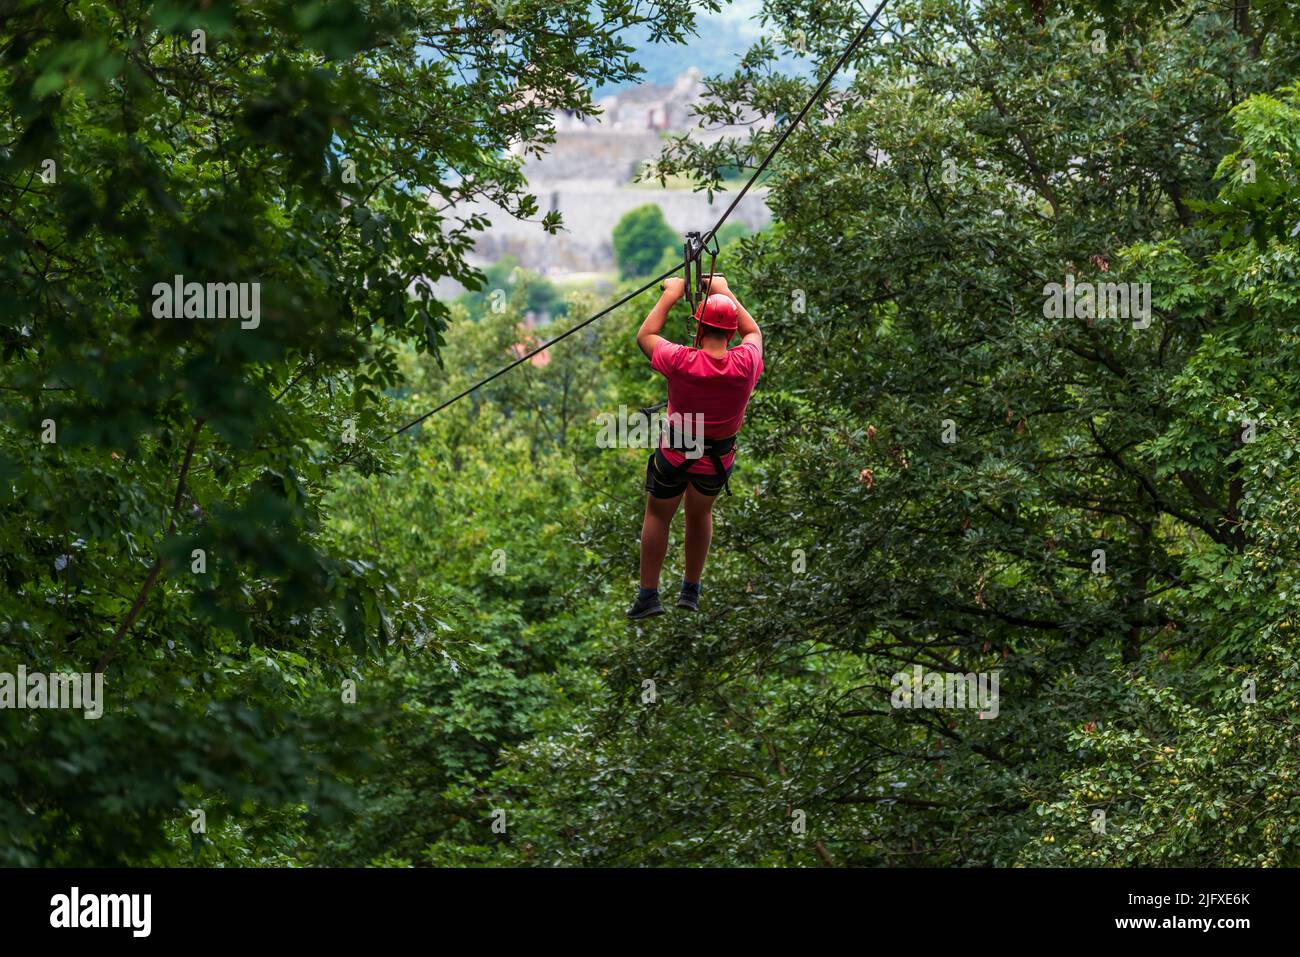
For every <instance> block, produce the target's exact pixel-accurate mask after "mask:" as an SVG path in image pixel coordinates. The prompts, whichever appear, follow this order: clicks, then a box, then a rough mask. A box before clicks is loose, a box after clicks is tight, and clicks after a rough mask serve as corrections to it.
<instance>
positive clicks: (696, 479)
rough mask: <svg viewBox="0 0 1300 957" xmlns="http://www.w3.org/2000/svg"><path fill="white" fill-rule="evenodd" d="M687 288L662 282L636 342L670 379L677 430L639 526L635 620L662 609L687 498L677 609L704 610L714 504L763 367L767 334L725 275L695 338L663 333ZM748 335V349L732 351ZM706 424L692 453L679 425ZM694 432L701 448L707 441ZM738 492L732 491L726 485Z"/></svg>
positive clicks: (648, 481)
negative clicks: (677, 519) (681, 339)
mask: <svg viewBox="0 0 1300 957" xmlns="http://www.w3.org/2000/svg"><path fill="white" fill-rule="evenodd" d="M685 291H686V283H685V281H684V280H682V279H680V278H677V277H674V278H672V279H667V280H665V281H664V285H663V294H662V295H660V297H659V301H658V302H657V303H655V307H654V308H653V309H651V310H650V314H649V315H648V316H646V318H645V322H643V323H641V328H640V329H638V330H637V334H636V344H637V345H638V346H640V347H641V351H642V352H644V353H645V354H646V358H648V359H649V360H650V365H651V366H652V367H653V368H654V370H655V371H656V372H659V373H660V374H662V375H663V376H664V378H666V379H667V380H668V417H667V421H668V423H669V427H668V428H667V429H666V430H665V434H664V435H663V437H662V438H661V440H660V444H659V448H658V449H656V450H655V452H654V453H653V454H652V455H651V456H650V462H649V464H648V465H647V466H646V477H645V490H646V492H648V493H649V494H648V495H647V497H646V506H645V519H644V521H643V522H642V524H641V587H640V589H639V590H638V592H637V597H636V601H635V602H633V603H632V607H631V608H629V609H628V612H627V616H628V617H629V618H634V619H635V618H650V617H651V616H653V615H660V614H663V610H664V609H663V606H662V605H661V604H660V603H659V573H660V571H661V570H662V569H663V564H664V555H666V554H667V552H668V526H669V525H670V524H671V522H672V519H673V515H674V514H676V512H677V503H678V502H680V501H681V500H682V496H683V495H685V496H686V571H685V575H684V576H683V578H682V590H681V594H679V595H678V597H677V607H678V608H687V609H689V610H691V611H699V610H700V579H701V577H702V576H703V574H704V560H705V558H706V557H708V554H709V542H710V540H711V539H712V538H713V500H714V499H715V498H716V497H717V495H718V493H719V492H721V491H722V489H723V488H725V487H726V485H727V479H728V477H730V475H731V470H732V463H733V461H734V459H735V457H736V453H735V446H736V433H737V432H739V431H740V424H741V422H743V421H744V418H745V406H746V405H748V403H749V396H750V393H752V392H753V391H754V385H755V384H756V383H757V382H758V377H759V375H761V374H762V372H763V334H762V333H761V332H759V331H758V324H757V323H756V322H754V319H753V317H752V316H750V314H749V313H748V312H746V311H745V307H744V306H742V305H741V304H740V300H739V299H737V298H736V297H735V295H734V294H733V293H732V292H731V290H730V289H728V288H727V281H726V280H725V279H724V278H723V277H721V276H714V277H712V280H711V285H710V287H709V295H708V296H707V297H706V298H705V300H704V302H702V303H700V306H699V308H698V309H697V310H696V312H695V320H696V332H695V344H694V346H692V347H687V346H681V345H678V344H677V343H675V342H669V341H668V340H667V339H665V338H663V336H661V335H659V332H660V330H661V329H663V327H664V321H665V320H666V319H667V318H668V310H669V309H671V308H672V307H673V304H674V303H676V302H677V300H679V299H681V298H682V295H683V294H684V293H685ZM736 332H739V333H740V345H738V346H736V348H734V349H728V348H727V346H728V344H729V343H730V342H731V337H732V336H733V335H734V334H735V333H736ZM695 416H702V418H703V423H704V450H703V454H702V455H698V454H697V457H695V458H688V457H687V456H686V455H684V454H683V453H682V452H679V451H677V449H681V448H689V445H688V442H686V441H683V440H682V439H683V437H682V436H676V437H675V436H674V435H673V432H674V430H675V429H678V428H681V425H682V423H684V422H698V421H700V419H699V418H695ZM685 438H686V439H687V440H689V439H691V438H693V440H694V442H695V443H696V448H698V443H699V439H700V437H699V436H698V435H695V436H693V437H691V436H689V435H688V436H686V437H685ZM728 492H730V489H728Z"/></svg>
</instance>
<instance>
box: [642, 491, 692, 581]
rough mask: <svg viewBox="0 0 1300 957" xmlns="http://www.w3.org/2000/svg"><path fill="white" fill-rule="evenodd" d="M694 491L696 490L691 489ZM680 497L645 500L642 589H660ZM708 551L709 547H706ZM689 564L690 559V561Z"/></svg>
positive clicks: (649, 497)
mask: <svg viewBox="0 0 1300 957" xmlns="http://www.w3.org/2000/svg"><path fill="white" fill-rule="evenodd" d="M691 491H694V489H691ZM681 500H682V497H681V496H680V495H678V496H676V497H675V498H655V497H654V496H653V495H647V496H646V499H645V518H644V519H643V520H642V521H641V587H642V588H658V587H659V575H660V573H661V572H662V571H663V567H664V556H665V555H667V554H668V528H669V526H670V525H671V524H672V520H673V515H674V514H676V512H677V503H678V502H680V501H681ZM705 549H706V550H707V549H708V545H707V544H706V545H705ZM688 564H689V559H688Z"/></svg>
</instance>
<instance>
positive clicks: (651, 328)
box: [636, 276, 686, 359]
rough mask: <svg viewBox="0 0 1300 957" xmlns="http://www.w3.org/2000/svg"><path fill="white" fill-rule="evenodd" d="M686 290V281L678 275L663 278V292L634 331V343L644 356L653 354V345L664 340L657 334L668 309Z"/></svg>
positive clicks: (661, 327)
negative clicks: (639, 326)
mask: <svg viewBox="0 0 1300 957" xmlns="http://www.w3.org/2000/svg"><path fill="white" fill-rule="evenodd" d="M685 292H686V281H685V280H684V279H682V278H681V277H680V276H672V277H670V278H668V279H665V280H664V283H663V292H661V293H660V294H659V301H658V302H656V303H655V305H654V308H653V309H651V310H650V313H649V315H647V316H646V317H645V322H643V323H641V328H640V329H638V330H637V331H636V344H637V345H638V346H640V347H641V351H642V352H644V353H645V357H646V358H647V359H649V358H650V357H651V356H652V355H654V351H655V346H657V345H658V344H659V343H661V342H663V341H664V338H663V336H661V335H659V333H660V331H661V330H662V329H663V327H664V322H665V321H666V320H667V319H668V310H669V309H671V308H672V307H673V305H674V304H675V303H676V302H677V300H678V299H680V298H682V295H683V294H684V293H685Z"/></svg>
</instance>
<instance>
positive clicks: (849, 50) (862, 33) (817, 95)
mask: <svg viewBox="0 0 1300 957" xmlns="http://www.w3.org/2000/svg"><path fill="white" fill-rule="evenodd" d="M888 4H889V0H880V5H879V6H878V7H876V11H875V13H873V14H871V17H870V18H869V19H868V20H867V22H866V23H865V24H863V26H862V29H861V30H859V31H858V33H857V35H856V36H855V37H854V38H853V41H852V42H851V43H850V44H849V45H848V46H847V47H845V48H844V51H843V52H842V53H841V54H840V56H839V59H838V60H836V61H835V65H834V66H832V67H831V69H830V72H829V73H827V74H826V77H825V78H824V79H823V80H822V81H821V83H820V84H819V85H818V87H817V89H816V90H814V91H813V94H812V96H810V97H809V98H808V102H807V103H805V104H804V105H803V109H801V110H800V111H799V113H798V115H796V116H795V118H794V120H793V121H792V122H791V123H790V124H789V125H788V126H786V128H785V130H784V131H783V132H782V133H781V135H780V136H779V137H778V138H777V141H776V142H775V143H774V144H772V148H771V149H770V150H768V151H767V155H766V156H765V157H763V162H761V163H759V164H758V168H757V169H756V170H754V173H753V175H752V176H750V177H749V180H748V182H746V183H745V185H744V186H743V187H741V189H740V192H738V193H737V194H736V196H735V198H734V199H733V200H732V201H731V203H730V205H728V206H727V208H726V210H725V211H724V212H723V214H722V215H721V216H720V217H718V221H717V222H716V223H714V224H713V226H712V228H710V229H709V231H708V232H707V233H705V234H704V235H703V236H702V237H701V241H700V246H699V250H702V249H703V248H704V246H705V245H707V244H708V242H709V241H710V240H711V239H713V238H714V237H715V236H716V235H717V232H718V230H719V229H721V228H722V226H723V224H724V223H725V222H726V221H727V217H729V216H730V215H731V214H732V213H733V212H734V211H735V209H736V206H737V205H738V204H739V203H740V201H741V200H742V199H744V197H745V194H746V193H748V192H749V188H750V187H751V186H753V185H754V183H755V182H756V181H757V180H758V178H759V177H760V176H762V175H763V172H764V170H766V169H767V167H768V164H769V163H771V162H772V158H773V157H775V156H776V154H777V151H778V150H780V149H781V147H782V146H784V145H785V141H786V140H787V139H789V137H790V134H791V133H793V132H794V130H795V127H797V126H798V125H799V123H800V121H802V120H803V118H804V117H805V116H807V115H808V111H809V110H811V109H812V108H813V105H814V104H815V103H816V102H817V101H818V100H819V99H821V95H822V94H823V93H825V92H826V88H827V87H828V86H830V84H831V80H833V79H835V75H836V74H837V73H839V72H840V69H841V68H843V66H844V64H845V63H847V62H848V59H849V57H851V56H852V55H853V51H854V50H856V49H857V48H858V45H859V44H861V43H862V41H863V40H864V39H866V37H867V34H869V33H870V32H871V28H872V27H873V26H875V23H876V20H877V19H878V18H879V16H880V14H881V13H882V12H884V9H885V7H886V6H888ZM699 250H697V252H696V255H697V256H698V255H699ZM689 264H690V260H689V257H687V258H686V259H685V261H684V262H682V263H681V264H680V265H677V266H674V267H673V268H672V269H669V270H668V271H667V272H665V273H662V274H661V275H659V276H656V277H655V278H654V279H651V280H650V281H649V282H647V283H646V284H645V285H643V286H641V287H640V288H638V289H636V290H635V291H633V292H630V293H628V294H627V295H626V296H624V297H623V298H622V299H620V300H618V302H616V303H614V304H613V305H610V306H606V307H605V308H604V309H602V310H601V311H600V312H598V313H596V314H595V315H593V316H590V317H588V318H587V319H584V320H583V321H582V322H580V323H578V324H577V325H576V326H573V327H572V328H570V329H566V330H565V331H564V332H562V333H560V334H559V335H558V336H556V337H555V338H554V339H549V340H547V341H546V342H544V343H542V344H541V345H540V346H538V347H537V348H536V349H533V350H532V351H531V352H528V353H526V354H525V355H522V356H520V357H519V358H518V359H516V360H515V361H514V362H511V363H510V364H509V365H506V366H503V367H502V368H500V369H498V370H497V371H496V372H494V373H492V374H491V375H490V376H488V377H487V378H486V379H482V380H480V381H478V382H476V383H474V384H473V385H472V386H470V387H469V388H468V389H465V390H463V391H461V392H458V393H457V394H456V395H454V396H452V397H451V398H450V399H448V400H447V401H446V402H444V403H442V405H440V406H438V407H437V408H435V409H431V410H429V411H428V412H426V413H424V415H422V416H420V417H419V418H418V419H413V420H412V421H410V422H408V423H406V425H404V426H402V427H401V428H400V429H398V430H397V431H396V432H394V433H392V434H391V435H389V436H386V437H385V439H384V441H385V442H387V441H388V439H391V438H394V437H396V436H399V435H401V434H402V433H403V432H405V431H406V430H407V429H410V428H414V427H415V426H417V425H419V424H420V423H421V422H423V421H424V420H425V419H427V418H429V417H430V416H432V415H436V414H437V413H439V412H441V411H442V410H443V409H445V408H447V406H449V405H451V404H452V403H453V402H458V401H460V400H461V399H463V398H465V396H467V395H469V394H470V393H471V392H475V391H477V390H479V389H481V388H483V386H485V385H487V384H488V383H489V382H491V381H492V380H493V379H496V378H499V377H500V376H503V375H505V374H506V373H507V372H509V371H510V370H511V369H513V368H514V367H515V366H518V365H522V364H523V363H525V362H527V361H528V360H529V359H531V358H532V357H533V356H535V355H537V354H538V353H539V352H545V351H546V350H547V349H549V348H550V347H551V346H553V345H555V344H556V343H557V342H559V341H560V340H562V339H567V338H568V337H569V336H571V335H573V334H574V333H575V332H577V331H578V330H579V329H583V328H585V327H587V326H589V325H591V324H592V323H593V322H595V321H596V320H597V319H600V318H602V317H604V316H607V315H609V314H610V313H611V312H613V311H614V310H615V309H617V308H618V307H619V306H622V305H625V304H626V303H628V302H631V301H632V300H633V299H635V298H636V297H637V296H639V295H641V293H643V292H645V291H646V290H647V289H650V288H651V287H653V286H655V285H657V284H659V283H661V282H663V281H664V280H665V279H667V278H668V277H669V276H671V275H673V274H674V273H676V272H677V271H679V270H680V269H682V268H683V266H685V267H686V268H687V269H689V268H690V266H689Z"/></svg>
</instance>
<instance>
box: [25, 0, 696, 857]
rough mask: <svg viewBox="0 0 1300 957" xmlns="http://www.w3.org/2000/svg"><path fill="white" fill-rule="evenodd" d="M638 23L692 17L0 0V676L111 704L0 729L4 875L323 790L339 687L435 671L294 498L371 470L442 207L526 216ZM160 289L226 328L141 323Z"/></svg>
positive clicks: (415, 619) (429, 337)
mask: <svg viewBox="0 0 1300 957" xmlns="http://www.w3.org/2000/svg"><path fill="white" fill-rule="evenodd" d="M637 24H645V25H648V26H649V27H651V29H652V30H653V32H654V33H655V36H656V37H659V38H664V39H669V40H672V39H680V38H682V37H683V36H684V35H685V33H686V32H687V31H689V30H690V29H692V24H693V17H692V9H691V5H690V4H689V3H688V2H686V0H662V2H658V3H655V4H652V5H650V6H649V7H648V8H643V7H636V8H635V9H634V8H633V7H632V6H631V5H629V4H623V3H614V4H607V5H603V6H601V7H600V8H591V9H588V8H586V7H575V6H572V5H565V6H557V5H556V4H553V3H548V2H542V0H523V2H520V3H512V4H511V7H510V11H509V17H508V19H507V18H505V17H503V15H501V14H499V13H498V12H497V11H496V10H495V9H494V8H492V7H491V6H490V5H480V6H476V7H471V8H469V9H468V10H467V9H466V8H465V6H464V5H463V4H450V3H446V2H443V0H433V2H419V3H414V4H411V3H403V4H384V3H379V4H361V3H357V2H352V0H329V2H323V3H316V4H311V5H308V6H305V7H304V6H303V5H302V4H296V3H290V2H284V0H269V2H266V3H258V4H244V3H234V2H229V0H218V2H215V3H211V4H204V5H202V6H194V5H185V4H175V3H170V2H144V3H131V4H126V5H125V6H123V5H120V4H111V3H105V2H99V0H83V2H75V3H70V4H63V5H50V4H47V3H40V2H34V0H28V2H18V3H12V4H8V5H7V7H6V15H5V18H4V21H3V24H0V59H2V60H3V64H4V77H5V79H4V83H3V84H2V85H0V128H2V134H0V138H2V139H3V141H4V144H5V145H4V148H3V150H2V151H0V196H2V197H3V198H2V200H0V342H2V344H3V356H4V369H3V379H2V381H0V389H2V390H3V392H2V394H3V396H4V404H3V407H2V408H0V413H2V415H0V480H2V481H3V488H4V490H5V491H4V496H3V503H2V504H0V556H3V557H0V568H2V570H3V576H4V580H5V587H4V589H3V590H2V593H0V633H3V638H4V640H3V651H0V671H5V672H10V673H12V672H14V671H15V670H16V668H17V666H18V665H19V664H22V665H25V666H26V667H27V668H28V669H30V670H33V671H37V670H39V671H43V672H50V671H76V672H81V671H88V670H91V669H95V670H98V671H101V672H103V673H105V675H106V679H107V681H106V695H107V696H108V704H107V711H106V714H105V716H104V717H103V718H102V719H100V720H99V721H98V722H91V721H83V720H82V719H81V718H80V717H79V716H76V717H74V716H71V715H68V714H66V713H51V712H39V713H37V712H26V711H24V712H18V711H14V710H5V711H4V712H3V713H2V714H0V730H2V733H0V748H2V749H3V759H2V760H0V780H2V781H3V784H4V787H3V789H2V791H3V794H2V795H0V829H2V830H3V831H4V833H5V841H4V843H3V845H0V861H3V862H8V863H15V862H16V863H59V862H63V863H70V862H75V863H81V864H91V863H95V864H99V863H120V862H130V861H139V860H141V859H142V858H144V857H146V856H147V855H149V854H151V853H153V852H155V851H158V850H159V849H161V848H164V847H166V846H168V843H167V842H168V837H167V836H168V835H169V834H175V833H176V832H180V833H182V834H185V835H187V836H188V835H189V833H190V832H189V830H188V828H189V823H190V818H189V814H188V811H189V810H190V809H194V810H200V809H203V810H206V814H207V821H208V825H209V827H210V828H211V830H212V833H226V832H227V823H228V820H229V814H230V813H231V812H236V811H238V810H239V809H241V808H245V809H246V808H248V807H251V806H258V807H262V808H267V809H271V808H275V807H277V806H279V807H286V806H293V805H295V804H298V803H300V802H301V803H303V804H305V805H306V806H307V808H308V809H309V810H310V811H311V812H312V813H313V814H315V815H320V814H323V813H325V812H327V811H329V810H331V809H333V810H338V809H341V808H342V807H344V806H345V804H346V802H347V795H346V793H345V790H344V789H343V788H342V787H341V785H339V784H338V780H339V777H340V774H342V773H343V771H344V770H345V768H347V767H352V768H355V767H356V765H357V761H358V756H360V755H363V754H364V749H363V748H361V747H360V746H359V745H358V741H359V740H360V738H359V736H360V735H362V734H363V733H364V732H365V730H366V727H367V725H368V724H370V722H369V721H368V720H367V719H366V717H365V708H364V707H363V706H358V707H352V708H349V707H348V706H342V705H340V704H339V701H340V697H341V695H340V687H341V683H342V682H343V681H345V680H352V678H353V677H354V675H355V673H354V671H353V669H354V668H357V667H359V666H360V664H361V663H363V662H365V661H367V660H370V659H373V658H375V657H376V656H381V655H385V654H389V653H391V652H393V651H403V652H405V653H409V654H414V655H428V654H432V653H436V651H437V649H438V648H439V646H440V643H441V639H440V637H439V636H440V634H441V629H439V628H438V627H437V625H436V620H437V617H438V614H439V612H440V609H439V608H438V607H437V606H436V601H437V596H436V594H433V593H432V591H433V589H432V585H430V586H429V588H426V589H421V590H410V591H407V592H405V593H402V592H399V591H398V590H397V588H396V587H395V585H394V583H393V581H392V580H391V575H389V574H388V572H387V571H386V570H385V569H384V568H383V567H382V566H381V565H380V564H378V563H376V562H373V561H369V560H362V559H360V558H358V557H356V556H355V555H354V554H353V553H351V552H350V551H349V550H348V549H347V548H346V547H344V546H343V545H342V544H341V543H340V541H339V540H338V539H337V538H336V537H335V536H334V534H333V533H332V531H331V530H330V529H329V528H328V527H327V522H326V520H327V516H326V515H325V514H324V513H323V511H322V506H321V502H322V500H323V496H324V495H325V494H327V493H328V492H329V490H330V489H331V488H333V487H334V486H335V484H336V483H337V482H338V481H339V480H340V477H341V476H343V475H344V474H346V473H349V472H352V471H359V472H362V473H371V472H374V471H376V470H380V469H382V468H383V467H384V465H385V463H386V462H389V461H392V456H393V452H392V448H393V446H392V445H389V444H385V443H383V442H382V441H381V440H382V439H383V438H384V436H386V434H387V431H388V429H389V428H390V427H391V423H390V422H389V421H388V420H387V418H386V407H387V406H388V404H389V400H387V399H385V397H384V393H385V392H391V391H393V390H395V389H396V388H397V387H398V385H399V378H400V373H399V361H398V359H399V356H400V355H402V354H403V352H404V350H412V351H415V352H417V353H420V354H427V355H430V356H436V355H438V354H439V352H440V350H441V348H442V346H443V344H444V342H445V338H444V334H445V330H446V322H447V309H446V307H445V306H443V305H442V304H440V303H438V302H437V301H436V300H435V299H434V298H433V297H432V295H431V283H432V282H433V281H436V280H438V279H440V278H442V277H451V278H453V279H456V280H459V281H461V282H462V283H464V284H466V285H467V286H471V287H473V286H475V285H476V284H477V283H479V282H480V281H481V278H482V277H481V276H480V274H478V273H477V272H476V271H475V270H474V269H472V268H471V267H470V266H469V265H467V263H466V261H465V258H464V257H465V253H466V251H467V250H468V249H469V248H470V246H471V244H472V241H473V236H474V233H475V232H477V231H479V230H481V229H483V228H484V227H485V225H486V221H485V220H484V218H483V217H481V216H479V215H476V214H468V213H465V212H464V207H463V204H464V203H465V202H466V201H467V200H469V199H471V198H476V199H487V200H490V201H493V202H496V203H498V204H499V205H501V206H503V207H504V208H505V209H507V210H508V211H509V212H511V213H513V214H515V215H519V216H525V217H531V216H533V215H534V214H535V213H536V212H537V204H536V200H535V198H534V197H533V196H531V195H529V194H528V192H527V190H526V186H525V182H524V180H523V176H522V173H521V166H520V163H519V162H518V161H517V160H513V159H509V158H507V157H508V155H509V151H510V149H511V148H512V147H513V146H515V145H517V144H521V143H529V144H533V146H534V147H536V148H544V147H545V145H546V144H547V143H548V142H549V141H550V138H551V135H552V127H551V117H552V115H553V111H555V110H558V109H568V110H576V111H579V112H586V111H590V110H591V109H592V108H593V104H592V103H591V99H590V95H589V91H590V90H591V89H592V87H593V86H594V85H598V84H603V83H618V82H623V81H626V80H629V79H633V78H634V77H635V76H636V75H637V73H638V69H639V68H638V67H637V65H636V64H635V63H634V62H633V61H632V60H631V59H629V53H630V52H631V48H630V47H628V46H627V45H626V44H624V43H622V42H620V40H619V36H620V34H621V32H622V31H623V30H625V29H626V28H628V27H631V26H634V25H637ZM523 89H526V90H527V91H528V95H527V96H521V95H520V91H521V90H523ZM543 224H544V225H545V226H546V227H547V228H550V229H553V228H555V227H557V226H558V225H559V224H558V220H557V219H556V217H554V216H550V215H548V216H546V217H544V219H543ZM177 276H180V277H183V278H182V280H181V281H182V282H187V283H198V284H202V285H201V286H200V287H197V288H199V291H200V293H202V292H203V290H205V289H207V288H208V287H207V284H209V283H212V284H222V287H221V288H225V287H224V284H227V283H232V284H243V285H242V288H241V287H234V288H238V289H239V290H240V291H241V292H242V293H243V294H244V295H245V299H244V300H243V301H244V303H245V305H246V306H247V307H248V309H247V311H246V313H243V314H241V315H239V316H232V315H229V314H228V313H223V312H219V311H218V310H217V309H216V308H215V307H216V305H217V302H215V301H214V300H213V299H212V298H211V297H212V296H213V295H214V293H212V292H211V291H209V294H208V298H207V299H204V297H203V296H202V295H197V296H196V297H191V298H190V299H189V300H188V301H189V304H190V311H189V312H188V313H186V312H185V311H184V310H182V311H181V312H180V313H174V314H171V315H169V314H168V312H167V309H166V308H165V306H166V302H165V300H166V299H167V298H168V295H167V290H168V289H169V288H170V285H171V283H172V282H173V280H174V277H177ZM215 295H218V296H220V295H224V293H223V292H222V291H221V289H218V290H217V291H216V293H215ZM254 296H256V297H257V298H256V299H254ZM254 305H256V308H254ZM209 306H211V307H212V310H211V311H209V309H208V307H209ZM361 703H362V704H364V696H363V697H362V699H361ZM371 717H372V718H373V716H371ZM196 802H200V803H197V804H196ZM268 820H269V818H268ZM249 833H252V832H249ZM193 840H194V841H195V842H196V843H199V844H201V843H202V838H201V837H200V836H197V835H196V836H195V837H194V838H193ZM282 852H283V848H282V847H281V846H280V845H279V844H277V845H276V847H275V853H276V854H280V853H282Z"/></svg>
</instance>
